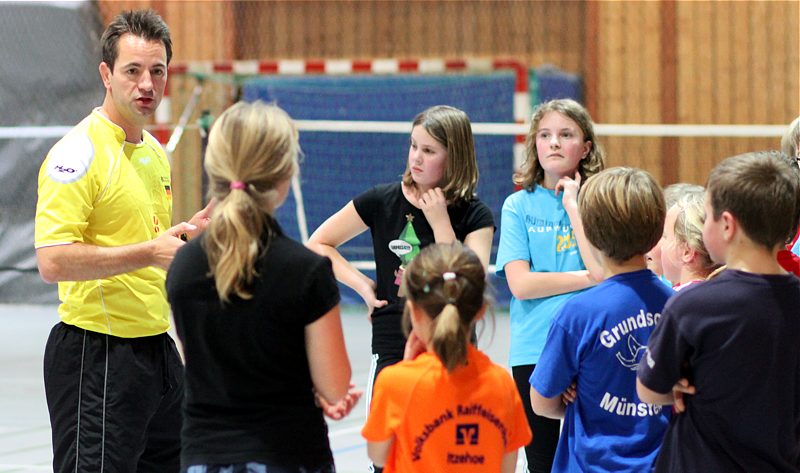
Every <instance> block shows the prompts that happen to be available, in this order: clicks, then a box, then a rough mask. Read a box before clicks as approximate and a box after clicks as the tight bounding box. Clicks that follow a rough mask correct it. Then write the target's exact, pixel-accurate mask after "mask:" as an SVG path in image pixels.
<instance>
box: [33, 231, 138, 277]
mask: <svg viewBox="0 0 800 473" xmlns="http://www.w3.org/2000/svg"><path fill="white" fill-rule="evenodd" d="M153 251H154V248H153V245H152V242H150V241H147V242H142V243H136V244H133V245H125V246H117V247H102V246H94V245H87V244H85V243H70V244H67V245H55V246H47V247H43V248H38V249H37V250H36V258H37V260H38V264H39V273H40V274H41V276H42V279H44V280H45V281H46V282H48V283H54V282H59V281H88V280H92V279H102V278H108V277H111V276H116V275H117V274H122V273H128V272H131V271H135V270H137V269H140V268H144V267H147V266H152V265H153V263H154V258H153Z"/></svg>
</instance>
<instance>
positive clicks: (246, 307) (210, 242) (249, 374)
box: [167, 102, 360, 473]
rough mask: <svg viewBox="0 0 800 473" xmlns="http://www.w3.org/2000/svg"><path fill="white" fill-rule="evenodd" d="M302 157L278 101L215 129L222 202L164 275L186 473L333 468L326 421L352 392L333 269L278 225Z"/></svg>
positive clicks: (212, 142)
mask: <svg viewBox="0 0 800 473" xmlns="http://www.w3.org/2000/svg"><path fill="white" fill-rule="evenodd" d="M298 151H299V145H298V136H297V130H296V128H295V127H294V125H293V123H292V121H291V119H290V118H289V116H288V115H287V114H286V113H285V112H284V111H283V110H281V109H280V108H278V107H277V106H274V105H265V104H263V103H260V102H256V103H253V104H246V103H238V104H236V105H234V106H233V107H231V108H229V109H228V110H226V111H225V112H224V113H223V114H222V115H221V116H220V117H219V119H218V120H217V122H216V123H215V124H214V127H213V128H212V130H211V134H210V137H209V144H208V150H207V152H206V159H205V168H206V172H207V173H208V175H209V178H210V183H211V190H210V195H211V196H212V197H213V198H214V199H215V201H216V205H215V207H214V210H213V213H212V217H211V221H210V222H209V225H208V228H207V230H206V232H205V233H204V234H203V235H202V236H201V237H199V238H197V239H194V240H192V241H189V242H188V243H187V244H186V245H185V246H184V247H183V248H181V249H180V251H178V253H177V255H176V256H175V259H174V261H173V263H172V266H171V267H170V269H169V274H168V275H167V295H168V298H169V301H170V304H171V305H172V312H173V315H174V317H175V325H176V329H177V333H178V336H179V337H180V339H181V341H182V342H183V346H184V352H185V358H186V393H185V394H186V395H185V409H184V426H183V431H182V434H181V444H182V445H181V446H182V451H181V469H182V470H181V471H183V472H187V471H195V470H197V471H204V472H208V473H215V472H219V471H236V472H238V471H242V472H244V471H256V470H258V471H262V470H266V471H276V472H282V473H290V472H300V471H304V472H319V473H322V472H332V471H334V465H333V455H332V454H331V450H330V445H329V443H328V430H327V426H326V424H325V420H324V419H323V413H324V414H326V415H328V416H330V417H332V418H341V417H343V416H344V415H346V414H347V413H349V411H350V410H351V409H352V407H353V405H354V404H355V403H356V401H358V398H359V397H360V393H359V392H355V391H348V385H349V382H350V374H351V372H350V362H349V360H348V358H347V352H346V351H345V345H344V336H343V334H342V326H341V321H340V319H339V291H338V287H337V286H336V281H335V279H334V277H333V271H332V268H331V264H330V261H329V260H328V259H327V258H324V257H321V256H319V255H317V254H315V253H314V252H312V251H310V250H308V249H307V248H305V247H304V246H303V245H301V244H300V243H297V242H295V241H293V240H291V239H289V238H287V237H285V236H284V235H283V232H282V231H281V229H280V227H279V226H278V224H277V222H276V221H275V220H274V219H273V218H272V215H273V212H274V210H275V208H276V207H278V206H279V205H280V204H281V203H282V202H283V201H284V199H285V198H286V195H287V193H288V189H289V182H290V179H291V178H292V176H293V175H294V174H295V172H296V171H297V154H298ZM319 406H322V408H323V409H322V410H321V409H320V407H319Z"/></svg>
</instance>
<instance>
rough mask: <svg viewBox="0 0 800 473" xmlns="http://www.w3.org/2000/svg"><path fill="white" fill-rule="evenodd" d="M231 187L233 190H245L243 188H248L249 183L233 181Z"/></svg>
mask: <svg viewBox="0 0 800 473" xmlns="http://www.w3.org/2000/svg"><path fill="white" fill-rule="evenodd" d="M230 188H231V190H233V189H240V190H243V189H247V185H246V184H245V183H244V182H242V181H231V185H230Z"/></svg>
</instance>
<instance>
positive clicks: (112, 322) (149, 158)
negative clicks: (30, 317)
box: [34, 109, 172, 338]
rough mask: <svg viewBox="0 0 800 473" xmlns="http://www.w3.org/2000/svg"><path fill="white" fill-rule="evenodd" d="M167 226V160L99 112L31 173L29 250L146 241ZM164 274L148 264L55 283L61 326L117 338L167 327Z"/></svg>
mask: <svg viewBox="0 0 800 473" xmlns="http://www.w3.org/2000/svg"><path fill="white" fill-rule="evenodd" d="M171 222H172V193H171V182H170V169H169V162H168V161H167V157H166V155H165V153H164V150H163V149H162V148H161V145H160V144H159V143H158V141H156V139H155V138H153V137H152V136H151V135H150V134H149V133H147V132H144V140H143V142H142V143H138V144H134V143H128V142H126V141H125V132H124V131H123V130H122V128H120V127H118V126H117V125H115V124H114V123H112V122H111V121H110V120H109V119H108V118H106V117H105V116H103V115H102V114H101V113H100V111H99V109H95V110H94V111H93V112H92V113H91V115H89V116H88V117H86V118H85V119H84V120H83V121H81V122H80V123H79V124H78V125H77V126H76V127H75V128H73V129H72V130H70V132H69V133H68V134H67V135H66V136H64V138H62V139H61V140H60V141H59V142H58V143H56V145H55V146H53V148H52V149H51V150H50V153H48V155H47V158H46V159H45V161H44V163H43V164H42V167H41V169H40V170H39V200H38V202H37V204H36V224H35V241H34V245H35V246H36V248H42V247H45V246H53V245H64V244H69V243H75V242H81V243H85V244H88V245H95V246H106V247H114V246H123V245H130V244H134V243H141V242H144V241H148V240H152V239H154V238H156V237H157V236H158V235H159V234H161V233H162V232H164V231H165V230H166V229H168V228H169V227H170V225H171ZM165 276H166V272H165V271H164V270H162V269H159V268H156V267H147V268H141V269H138V270H136V271H132V272H130V273H124V274H119V275H116V276H113V277H110V278H106V279H97V280H91V281H70V282H60V283H58V296H59V299H60V300H61V305H60V306H59V308H58V313H59V315H60V316H61V320H62V321H63V322H64V323H67V324H70V325H75V326H78V327H81V328H84V329H86V330H91V331H93V332H99V333H107V334H110V335H114V336H117V337H128V338H130V337H143V336H148V335H157V334H160V333H164V332H166V331H167V329H168V328H169V305H168V303H167V298H166V292H165V289H164V279H165Z"/></svg>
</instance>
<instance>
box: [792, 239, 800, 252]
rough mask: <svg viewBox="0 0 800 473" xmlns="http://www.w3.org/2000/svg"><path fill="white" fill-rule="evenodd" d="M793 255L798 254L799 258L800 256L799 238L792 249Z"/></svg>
mask: <svg viewBox="0 0 800 473" xmlns="http://www.w3.org/2000/svg"><path fill="white" fill-rule="evenodd" d="M792 253H794V254H796V255H797V256H800V238H798V239H797V241H796V242H794V246H793V247H792Z"/></svg>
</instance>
